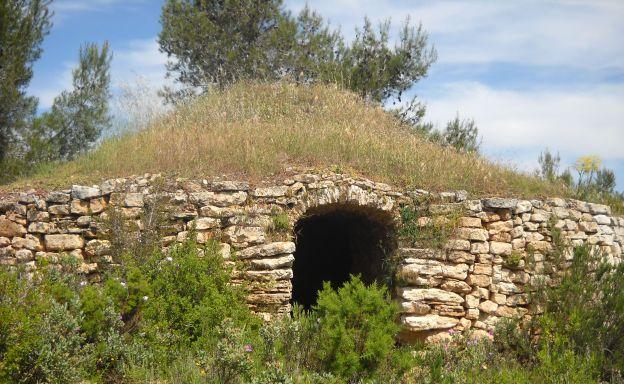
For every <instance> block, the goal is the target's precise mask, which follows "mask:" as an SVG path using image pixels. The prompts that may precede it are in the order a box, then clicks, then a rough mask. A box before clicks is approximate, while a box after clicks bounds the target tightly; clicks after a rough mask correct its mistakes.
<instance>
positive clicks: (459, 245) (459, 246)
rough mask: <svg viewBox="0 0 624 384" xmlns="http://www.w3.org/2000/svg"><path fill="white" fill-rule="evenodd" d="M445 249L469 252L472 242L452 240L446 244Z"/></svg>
mask: <svg viewBox="0 0 624 384" xmlns="http://www.w3.org/2000/svg"><path fill="white" fill-rule="evenodd" d="M445 248H446V249H449V250H454V251H469V250H470V241H468V240H461V239H451V240H449V241H447V242H446V244H445Z"/></svg>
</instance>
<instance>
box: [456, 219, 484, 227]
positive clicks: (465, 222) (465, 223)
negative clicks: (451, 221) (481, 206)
mask: <svg viewBox="0 0 624 384" xmlns="http://www.w3.org/2000/svg"><path fill="white" fill-rule="evenodd" d="M458 225H459V226H460V227H471V228H481V227H482V226H481V219H479V218H477V217H460V218H459V221H458Z"/></svg>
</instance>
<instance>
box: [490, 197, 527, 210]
mask: <svg viewBox="0 0 624 384" xmlns="http://www.w3.org/2000/svg"><path fill="white" fill-rule="evenodd" d="M481 202H482V203H483V206H484V207H487V208H494V209H512V208H515V207H516V206H517V205H518V200H517V199H506V198H502V197H492V198H489V199H483V200H481Z"/></svg>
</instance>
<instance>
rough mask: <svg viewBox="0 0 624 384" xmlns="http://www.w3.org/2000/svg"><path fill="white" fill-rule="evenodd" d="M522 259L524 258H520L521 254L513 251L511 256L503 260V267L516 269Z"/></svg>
mask: <svg viewBox="0 0 624 384" xmlns="http://www.w3.org/2000/svg"><path fill="white" fill-rule="evenodd" d="M523 259H524V257H523V256H522V253H520V252H518V251H516V250H513V251H512V252H511V255H509V256H507V257H505V259H504V260H503V266H504V267H505V268H509V269H515V268H518V267H519V266H520V263H521V261H522V260H523Z"/></svg>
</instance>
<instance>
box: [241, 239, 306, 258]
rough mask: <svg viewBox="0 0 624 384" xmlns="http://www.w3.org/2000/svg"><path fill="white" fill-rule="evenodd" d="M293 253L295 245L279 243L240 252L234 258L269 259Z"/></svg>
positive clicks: (288, 242) (285, 242)
mask: <svg viewBox="0 0 624 384" xmlns="http://www.w3.org/2000/svg"><path fill="white" fill-rule="evenodd" d="M294 252H295V243H293V242H291V241H280V242H275V243H269V244H264V245H257V246H255V247H249V248H245V249H242V250H240V251H239V252H238V253H237V254H236V256H237V257H238V258H239V259H250V258H262V257H271V256H276V255H282V254H291V253H294Z"/></svg>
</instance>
